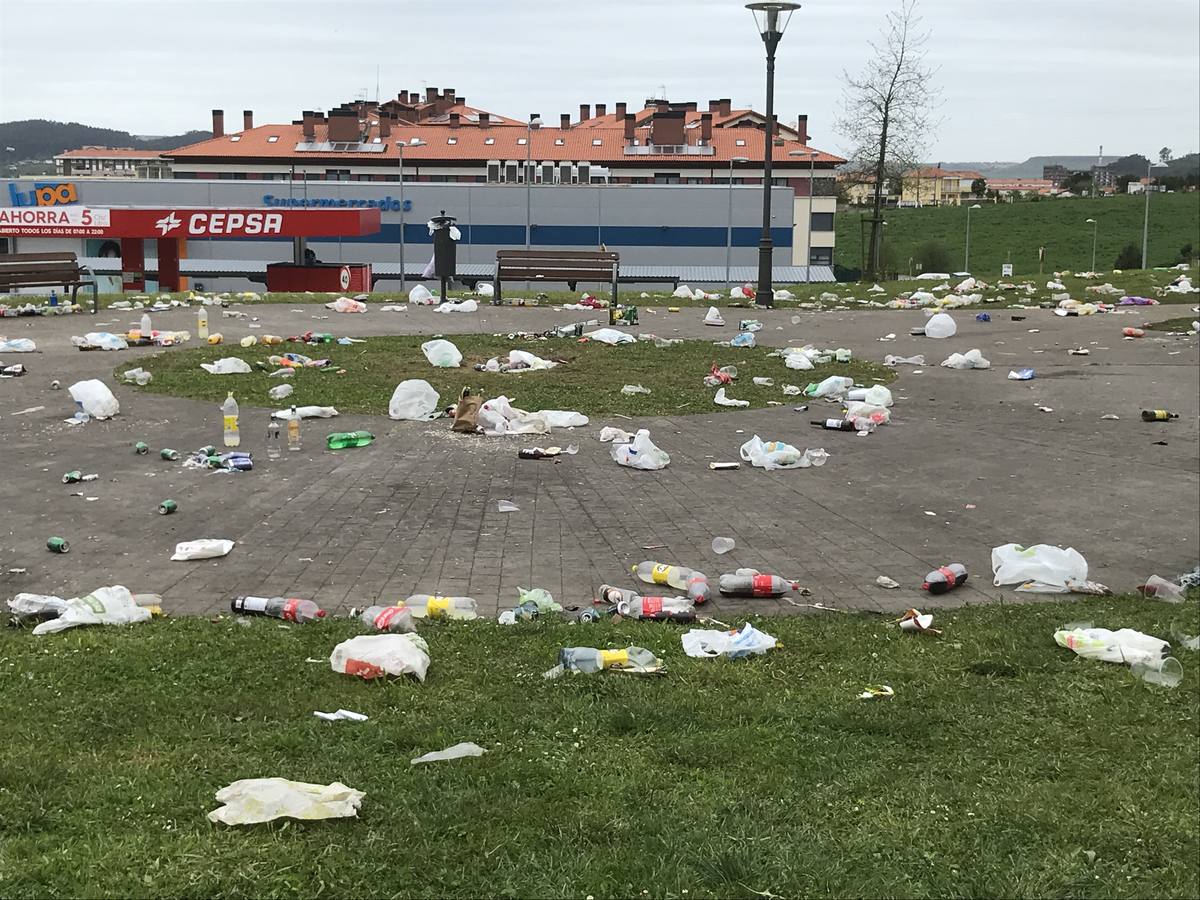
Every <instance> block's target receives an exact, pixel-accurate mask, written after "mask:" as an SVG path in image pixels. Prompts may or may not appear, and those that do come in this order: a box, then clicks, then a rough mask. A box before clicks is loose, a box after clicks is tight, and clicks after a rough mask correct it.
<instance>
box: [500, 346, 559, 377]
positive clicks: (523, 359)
mask: <svg viewBox="0 0 1200 900" xmlns="http://www.w3.org/2000/svg"><path fill="white" fill-rule="evenodd" d="M508 364H509V365H510V366H526V367H528V368H526V369H517V370H515V371H518V372H520V371H529V370H534V371H537V370H541V369H553V368H554V367H555V366H556V365H558V363H555V362H551V361H550V360H548V359H542V358H541V357H540V356H535V355H534V354H532V353H530V352H529V351H528V350H510V351H508Z"/></svg>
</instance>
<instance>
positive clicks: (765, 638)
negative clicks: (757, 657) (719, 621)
mask: <svg viewBox="0 0 1200 900" xmlns="http://www.w3.org/2000/svg"><path fill="white" fill-rule="evenodd" d="M681 640H682V641H683V652H684V653H686V654H687V655H688V656H693V657H712V656H728V657H729V658H730V659H738V658H739V657H742V656H749V655H750V654H752V653H766V652H767V651H768V650H770V649H772V648H773V647H775V645H776V641H775V638H773V637H771V635H769V634H766V633H764V632H761V631H759V630H758V629H757V628H755V627H754V626H753V625H751V624H750V623H749V622H747V623H746V624H745V625H743V626H742V630H741V631H738V630H737V629H734V630H733V631H706V630H704V629H700V628H693V629H691V630H690V631H688V632H686V633H685V634H684V635H683V637H682V639H681Z"/></svg>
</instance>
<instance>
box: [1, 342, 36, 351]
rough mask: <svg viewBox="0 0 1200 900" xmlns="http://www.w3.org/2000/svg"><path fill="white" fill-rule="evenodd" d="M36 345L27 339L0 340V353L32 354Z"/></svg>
mask: <svg viewBox="0 0 1200 900" xmlns="http://www.w3.org/2000/svg"><path fill="white" fill-rule="evenodd" d="M36 350H37V344H35V343H34V342H33V341H31V340H30V339H29V338H10V339H8V340H5V339H4V338H0V353H33V352H34V351H36Z"/></svg>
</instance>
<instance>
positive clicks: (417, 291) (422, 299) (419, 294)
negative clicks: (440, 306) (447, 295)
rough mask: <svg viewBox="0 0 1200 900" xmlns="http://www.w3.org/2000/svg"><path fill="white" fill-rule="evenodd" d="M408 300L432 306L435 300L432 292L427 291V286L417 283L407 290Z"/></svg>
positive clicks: (418, 304) (419, 304)
mask: <svg viewBox="0 0 1200 900" xmlns="http://www.w3.org/2000/svg"><path fill="white" fill-rule="evenodd" d="M408 302H409V303H413V304H415V305H417V306H433V304H434V302H435V301H434V299H433V294H431V293H429V288H427V287H425V285H423V284H418V285H415V286H414V287H413V288H412V290H410V291H409V292H408Z"/></svg>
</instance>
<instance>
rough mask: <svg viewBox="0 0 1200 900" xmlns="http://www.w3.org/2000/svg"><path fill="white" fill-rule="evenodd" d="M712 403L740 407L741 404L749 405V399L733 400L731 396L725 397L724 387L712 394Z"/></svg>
mask: <svg viewBox="0 0 1200 900" xmlns="http://www.w3.org/2000/svg"><path fill="white" fill-rule="evenodd" d="M713 403H715V404H716V405H717V406H735V407H742V406H749V405H750V401H749V400H735V399H733V398H732V397H726V396H725V388H720V389H719V390H718V391H717V393H716V395H714V396H713Z"/></svg>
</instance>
